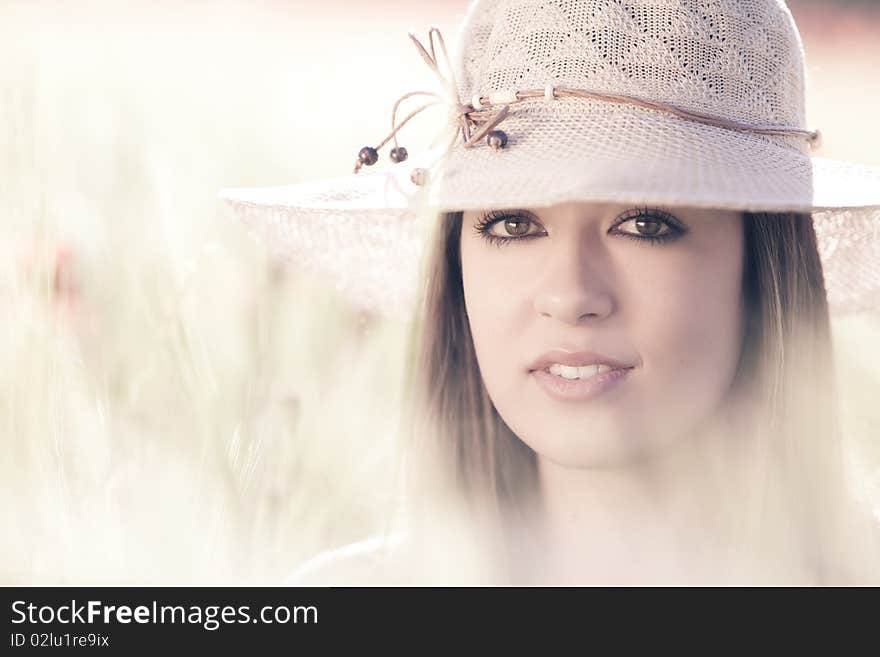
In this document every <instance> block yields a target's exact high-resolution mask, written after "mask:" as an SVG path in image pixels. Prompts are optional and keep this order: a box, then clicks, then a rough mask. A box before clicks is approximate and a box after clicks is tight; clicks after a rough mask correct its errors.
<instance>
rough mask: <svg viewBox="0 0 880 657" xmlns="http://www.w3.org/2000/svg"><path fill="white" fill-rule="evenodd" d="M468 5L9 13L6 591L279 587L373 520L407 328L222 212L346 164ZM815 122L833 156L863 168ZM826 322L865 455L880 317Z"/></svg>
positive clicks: (2, 299) (385, 498)
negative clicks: (431, 32) (237, 197)
mask: <svg viewBox="0 0 880 657" xmlns="http://www.w3.org/2000/svg"><path fill="white" fill-rule="evenodd" d="M465 6H466V3H465V2H461V1H456V2H447V3H443V4H442V5H441V4H440V3H426V4H424V5H420V6H412V5H411V4H406V3H393V2H384V3H378V4H377V3H353V2H350V3H345V2H340V1H337V0H334V1H332V2H328V3H322V9H321V11H318V9H316V7H315V5H314V4H313V3H304V2H289V3H278V2H258V3H247V4H245V3H238V2H217V3H210V4H209V3H195V2H191V3H176V4H171V3H150V4H147V3H142V2H135V3H126V6H124V7H123V6H120V4H119V3H109V2H89V3H78V4H77V7H76V8H75V9H74V8H72V7H71V6H66V5H62V4H61V3H52V2H41V3H33V2H23V1H22V2H6V3H3V5H2V6H0V58H2V61H3V62H4V64H3V65H2V66H0V76H2V77H0V115H2V117H3V127H2V128H0V254H2V256H3V257H2V264H0V273H2V277H0V318H2V321H0V441H2V450H3V455H4V458H3V460H2V466H0V491H2V504H0V523H2V526H3V527H4V540H3V542H2V548H0V550H2V552H0V583H4V584H13V583H41V584H43V583H78V582H91V583H101V582H106V583H135V582H137V583H162V582H165V583H178V584H185V583H195V582H199V583H211V582H217V581H223V582H245V581H246V582H256V583H261V582H267V583H273V582H276V581H278V579H279V578H281V577H283V576H284V575H285V574H286V573H288V572H290V571H291V570H292V569H293V567H294V566H295V565H296V564H297V563H298V562H299V561H301V560H302V559H304V558H305V557H308V556H310V555H312V554H313V553H314V552H315V551H317V550H319V549H320V548H322V547H324V546H326V545H332V544H340V543H345V542H348V541H352V540H356V539H358V538H362V537H363V536H365V535H367V534H369V533H372V532H374V531H376V530H377V529H378V528H381V526H382V523H383V519H384V518H386V517H387V516H388V515H389V513H390V512H391V511H394V510H395V509H396V508H397V506H398V504H399V500H400V490H399V482H398V480H397V478H396V473H397V467H396V466H397V458H398V455H399V453H400V450H399V441H400V440H401V439H402V437H401V436H399V435H398V434H397V424H396V422H397V416H398V411H399V409H400V405H401V399H400V395H401V390H400V382H401V373H402V371H403V367H404V361H403V358H404V353H403V346H404V340H405V337H406V331H407V328H408V326H407V325H406V324H405V323H401V322H394V321H376V320H375V319H374V318H370V317H366V316H364V315H362V314H360V313H357V312H356V311H354V310H352V309H351V308H349V307H348V306H347V305H346V304H345V302H344V301H343V300H342V299H341V298H339V297H338V296H336V294H335V293H334V291H333V290H332V289H331V288H329V287H328V286H325V285H323V284H322V283H321V281H316V280H312V279H309V278H308V277H305V276H302V275H297V274H295V273H294V272H292V271H289V270H285V269H284V268H282V267H280V266H279V265H278V264H277V263H273V262H271V261H269V260H268V259H267V258H266V256H265V254H264V252H263V250H262V248H261V247H260V246H259V245H257V244H254V243H253V242H251V241H250V239H249V238H247V236H246V232H245V231H244V229H243V228H242V227H241V226H239V225H238V224H237V223H236V221H235V220H234V218H233V217H232V215H231V214H230V213H229V212H228V211H227V210H226V209H225V208H223V207H222V206H220V204H219V203H218V202H217V201H216V193H217V191H218V190H219V189H220V188H222V187H227V186H247V185H271V184H283V183H289V182H293V181H297V180H302V179H307V178H320V177H324V176H328V175H340V174H344V173H347V172H348V170H349V169H350V165H351V161H352V158H353V154H354V153H356V152H357V150H358V149H359V148H360V147H361V146H362V145H363V144H364V143H367V142H369V141H371V140H372V139H373V138H374V137H375V136H378V135H380V134H384V131H385V129H386V125H387V122H388V111H390V105H391V101H392V100H393V99H394V98H396V97H397V96H399V95H400V94H401V93H403V92H405V91H409V90H410V89H411V88H413V87H414V86H415V87H418V86H422V82H425V81H429V80H430V74H429V72H428V71H427V69H426V68H425V67H424V63H423V62H421V61H420V60H419V59H418V57H417V56H416V55H415V53H414V51H412V46H411V44H409V42H408V40H407V39H406V37H405V32H406V30H407V29H410V28H412V29H415V30H416V31H418V32H419V33H425V32H426V31H427V27H428V26H429V25H432V24H437V25H439V26H440V27H441V28H443V29H444V32H445V33H446V34H447V35H451V34H453V33H454V26H455V25H456V23H457V21H458V19H459V18H460V16H461V12H462V11H463V10H464V8H465ZM808 49H809V44H808ZM834 56H835V57H838V58H839V57H843V56H844V55H842V54H841V52H840V51H839V50H836V49H835V52H834ZM813 61H814V62H817V66H818V67H819V70H822V66H823V64H822V62H823V61H828V62H831V61H832V60H831V59H827V60H822V55H818V56H817V57H816V58H814V59H813ZM835 61H836V60H835ZM829 66H830V64H829ZM853 70H858V71H863V69H862V68H857V69H853ZM864 74H865V73H863V72H859V73H858V75H856V77H854V78H853V79H851V80H849V81H840V80H837V82H836V83H837V84H839V85H843V87H845V88H850V89H852V90H854V92H857V93H861V92H862V91H864V88H865V87H869V86H870V85H865V84H864V78H863V77H861V76H863V75H864ZM834 76H835V79H836V78H837V73H835V74H834ZM419 81H422V82H419ZM847 85H848V86H847ZM866 93H873V92H866ZM825 107H826V108H825V109H824V110H820V111H823V112H826V113H827V116H832V115H833V116H834V118H836V121H837V123H835V124H834V125H833V126H830V127H826V125H824V121H823V125H822V127H823V132H824V133H825V136H826V144H830V148H832V149H833V148H838V149H839V151H840V152H844V151H846V152H849V151H847V150H846V149H847V148H856V146H854V145H855V144H858V146H857V147H858V148H860V149H864V150H863V151H859V152H865V153H866V154H867V155H866V158H868V159H869V158H872V157H875V156H876V152H877V149H876V146H877V145H878V142H877V139H878V136H877V134H878V133H877V130H876V127H875V126H871V128H870V129H868V130H866V131H863V132H862V133H859V134H858V135H857V136H856V137H847V136H845V134H848V133H845V129H844V126H846V129H853V130H854V129H856V128H855V127H853V125H852V124H851V123H848V122H847V121H846V120H845V117H844V116H842V115H840V114H834V112H835V111H838V109H836V108H835V107H831V106H830V105H826V106H825ZM411 135H412V136H411V138H408V141H407V145H408V146H411V150H412V151H417V150H418V147H419V144H424V143H426V142H427V140H428V138H429V135H428V134H425V133H420V132H419V128H418V127H415V126H414V129H413V132H412V133H411ZM871 139H873V141H871ZM841 144H849V146H842V145H841ZM866 144H873V146H871V147H870V148H868V147H867V146H866ZM853 152H855V151H853ZM825 154H830V155H832V156H833V155H834V154H835V152H834V151H833V150H832V151H830V153H825ZM856 159H857V158H856ZM863 161H865V160H863ZM835 328H836V335H837V336H838V341H839V342H840V344H841V345H842V347H841V349H840V353H841V361H840V363H841V368H842V371H843V372H844V373H845V374H846V376H845V377H844V384H845V385H848V386H849V387H847V388H846V392H845V397H846V399H847V400H848V401H849V402H850V403H851V404H852V408H851V409H850V411H849V412H850V420H849V421H850V423H851V424H852V425H853V426H854V427H855V428H856V433H858V434H859V435H862V436H876V435H878V434H880V432H878V431H877V428H878V427H880V418H878V414H877V412H876V410H875V405H874V404H873V400H872V399H871V393H872V392H875V391H876V390H877V387H876V385H873V387H868V386H867V385H865V384H866V383H869V384H876V378H877V372H880V363H878V362H877V356H878V351H877V349H876V346H875V345H874V342H875V341H876V336H877V335H878V331H877V329H878V323H877V321H876V318H875V319H874V320H871V319H869V318H868V319H866V318H860V319H851V320H846V321H844V322H840V323H836V327H835ZM862 446H863V447H866V453H869V454H870V456H871V458H868V459H867V460H865V461H864V463H863V465H865V470H866V472H867V473H868V476H871V474H872V473H874V472H875V470H873V469H872V468H873V467H874V464H876V463H880V453H878V449H880V448H878V446H877V445H876V442H870V443H869V442H868V441H862Z"/></svg>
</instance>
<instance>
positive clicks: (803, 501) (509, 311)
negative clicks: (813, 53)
mask: <svg viewBox="0 0 880 657" xmlns="http://www.w3.org/2000/svg"><path fill="white" fill-rule="evenodd" d="M413 40H414V42H415V44H416V46H417V48H418V51H419V53H420V55H421V56H422V57H423V58H424V60H425V61H426V62H427V63H428V65H429V66H430V68H431V69H432V71H433V72H434V73H435V74H436V75H437V76H438V78H439V79H440V81H441V86H442V93H440V94H433V95H432V94H425V93H423V92H416V93H415V94H408V95H407V96H405V97H404V98H402V99H401V101H398V103H397V104H395V106H394V110H393V117H392V119H393V121H392V123H393V125H394V129H393V130H392V132H391V134H389V135H388V136H387V137H386V139H385V140H384V141H382V142H381V143H379V144H378V145H377V146H376V147H372V146H367V147H364V148H363V149H362V150H361V152H360V153H359V154H358V159H357V162H356V165H355V174H356V175H354V176H351V177H349V178H348V179H342V180H335V181H331V182H330V183H329V184H326V185H321V184H318V185H310V186H306V187H297V186H294V187H292V188H281V189H274V190H230V191H227V192H226V193H225V194H224V197H225V198H226V199H227V200H229V201H231V202H232V203H233V205H234V206H235V207H236V208H238V209H239V210H241V211H242V215H243V217H244V218H245V219H246V220H247V221H248V222H249V223H250V225H251V226H252V227H253V228H254V229H255V230H256V231H259V232H261V233H262V234H263V235H264V236H265V237H267V238H268V239H269V240H270V241H271V242H272V243H273V245H274V248H275V249H277V250H279V251H280V252H282V253H284V254H285V255H289V256H291V257H296V258H302V257H303V256H305V255H306V252H305V251H304V250H303V248H302V246H300V245H301V244H302V243H307V244H308V245H309V248H313V247H312V245H313V244H314V243H315V238H317V239H318V240H320V239H322V235H323V239H325V240H326V241H325V242H324V244H325V245H326V246H327V249H331V248H332V246H331V245H332V244H333V241H334V240H339V239H345V238H340V237H338V234H337V233H334V234H333V235H332V236H331V235H330V233H329V231H330V230H332V229H335V228H336V227H338V225H339V224H340V223H342V224H343V225H345V226H348V227H349V228H350V230H351V231H352V232H354V234H356V235H357V236H358V238H362V239H363V240H364V242H366V246H367V247H368V248H369V250H370V252H371V253H376V252H378V253H379V254H380V255H379V257H378V258H377V259H376V264H377V265H378V264H379V263H380V262H381V263H382V264H383V265H384V266H387V264H388V263H389V262H401V261H405V260H406V257H407V254H409V253H411V252H413V249H411V248H410V247H411V246H412V240H410V239H409V238H410V237H411V235H412V234H413V233H412V231H411V228H410V227H411V226H414V225H417V222H415V221H413V220H412V219H413V218H414V217H416V216H417V214H418V211H419V210H420V209H423V208H425V207H427V209H428V210H439V211H440V212H441V215H440V220H439V221H434V222H427V224H426V225H421V224H418V225H419V226H420V229H421V230H423V231H425V232H427V233H428V235H427V236H426V237H423V239H427V242H428V244H430V245H431V246H430V248H429V249H428V251H427V253H426V256H427V257H426V260H425V261H424V264H425V265H426V269H425V270H424V274H425V276H424V278H423V281H424V287H423V288H422V290H421V291H420V292H419V295H418V297H417V298H418V300H419V302H420V304H421V305H420V307H419V312H418V313H417V315H416V320H417V321H416V322H415V325H414V334H413V337H414V341H413V343H412V344H411V345H410V348H411V351H412V355H413V360H412V363H413V367H412V370H411V372H410V381H409V383H410V385H411V387H412V389H413V390H414V392H415V394H414V398H413V402H414V403H413V405H412V408H411V409H410V411H411V412H410V414H409V416H408V421H409V425H408V426H410V427H411V428H412V434H413V437H414V441H415V443H414V450H413V452H412V454H413V457H412V459H411V466H412V467H411V468H410V472H411V473H412V474H413V478H412V485H411V487H410V495H411V497H410V500H411V505H410V511H411V512H410V514H409V519H410V520H409V524H408V525H407V533H406V535H405V536H406V540H404V541H403V542H402V543H397V544H395V547H393V549H391V550H390V551H389V550H383V549H374V548H373V547H370V548H369V549H368V550H366V551H362V553H361V555H360V556H357V557H354V556H348V557H346V558H343V559H336V560H335V563H334V564H333V565H331V566H330V567H329V568H330V570H331V571H333V570H334V569H336V570H335V572H336V573H337V574H339V573H343V574H342V575H341V576H340V577H338V578H337V581H348V582H353V581H355V579H361V576H362V575H363V573H364V572H365V571H366V570H367V569H372V568H373V566H375V565H376V564H377V563H386V564H387V563H390V564H391V569H390V570H388V569H384V570H383V568H384V566H379V567H378V572H379V575H380V578H387V577H390V576H391V574H392V573H394V574H395V576H400V577H403V578H404V579H403V581H426V580H429V579H431V578H434V579H433V581H437V582H440V583H445V582H448V581H449V579H448V578H449V577H454V578H455V579H457V580H464V581H488V582H494V583H506V582H515V583H533V582H540V583H749V582H752V583H799V584H800V583H819V584H821V583H854V582H856V583H864V582H868V581H877V580H876V579H874V578H876V570H875V569H876V567H877V563H878V562H877V552H876V528H875V527H874V525H873V523H872V521H871V520H870V517H869V515H867V514H866V513H865V512H864V510H863V509H861V508H860V507H859V506H858V504H856V503H855V502H854V501H853V497H852V495H851V492H850V490H849V489H848V484H847V477H846V472H845V468H844V459H843V457H842V455H841V453H840V443H839V437H838V435H837V432H838V427H837V420H836V417H835V409H834V382H833V376H832V371H833V369H832V363H833V361H832V354H831V340H830V331H829V307H828V301H829V300H830V301H833V302H834V303H835V304H836V305H837V306H840V307H843V306H844V305H849V306H850V307H852V308H855V307H870V303H869V302H868V301H866V300H870V299H874V298H876V287H877V281H875V280H874V279H869V278H868V277H867V276H865V277H862V278H857V277H856V278H854V277H852V276H849V274H846V275H844V276H840V275H839V272H840V271H843V270H844V269H846V267H847V266H850V267H857V266H858V265H859V263H869V262H870V261H871V258H873V257H874V256H875V255H876V249H877V243H878V242H877V240H876V227H877V224H876V221H877V219H878V211H877V208H878V206H880V198H877V197H876V196H874V195H873V194H875V191H872V190H875V189H876V185H877V182H878V181H880V172H877V171H876V170H871V169H867V168H865V167H856V166H852V165H844V164H841V163H833V162H830V161H827V160H821V159H820V158H815V157H810V155H809V148H810V146H811V145H814V144H815V143H816V141H817V138H818V133H817V132H816V131H813V130H810V129H808V128H807V127H806V126H805V122H804V97H803V81H804V79H803V78H804V76H803V60H802V50H801V45H800V39H799V36H798V34H797V30H796V27H795V26H794V23H793V21H792V19H791V16H790V14H789V12H788V10H787V8H786V7H785V5H784V3H783V2H781V1H779V0H751V1H749V2H741V1H740V2H734V1H733V0H727V1H720V2H716V3H711V4H708V5H707V4H706V3H700V2H693V1H690V0H668V1H667V2H647V1H638V0H634V1H631V2H625V3H606V2H599V1H598V0H582V1H580V2H572V1H565V2H562V1H560V2H550V1H544V2H537V1H532V0H518V1H513V0H494V1H493V0H488V1H482V2H480V1H478V2H475V3H474V4H473V5H472V8H471V10H470V12H469V13H468V16H467V18H466V20H465V23H464V26H463V29H462V31H461V34H460V47H461V51H460V53H459V57H458V59H457V62H456V65H455V66H453V65H452V64H451V63H450V62H449V60H448V57H447V56H446V50H445V46H444V43H443V39H442V37H441V36H440V34H439V32H438V31H436V30H432V31H431V32H430V33H429V42H428V45H427V46H425V45H423V44H422V43H421V42H419V41H418V40H416V39H415V38H414V37H413ZM414 95H420V96H421V95H424V96H429V97H432V96H433V97H434V98H435V100H434V101H431V102H446V103H448V104H449V106H450V109H451V116H452V121H453V128H454V130H455V132H454V139H453V141H452V143H451V144H450V146H449V147H448V148H447V149H446V150H443V151H441V154H440V155H439V156H436V155H434V154H429V155H431V157H430V158H429V159H428V160H426V163H423V162H419V163H418V164H419V166H415V167H412V166H411V165H409V164H406V165H404V163H405V162H407V158H408V155H407V153H406V150H405V149H404V148H402V147H401V146H400V145H399V144H398V143H397V133H398V132H399V130H400V128H402V127H403V125H405V124H406V123H407V122H408V121H409V120H410V119H411V118H413V116H415V115H416V114H417V113H418V112H419V110H416V111H414V112H412V113H410V114H409V115H407V116H406V117H405V118H404V119H402V120H400V121H397V119H396V116H397V110H398V106H399V105H400V103H401V102H402V101H404V100H406V99H407V98H409V97H410V96H414ZM392 140H393V146H394V147H393V148H392V149H391V158H392V160H393V161H394V162H395V165H394V167H392V168H391V169H390V170H389V171H387V172H381V173H371V174H358V172H359V170H361V169H362V168H363V167H364V166H372V165H374V164H375V163H376V161H377V160H378V150H379V149H381V148H382V147H383V146H384V145H385V144H387V143H389V142H392ZM423 204H424V205H423ZM316 213H318V214H320V215H321V216H322V217H323V218H324V219H326V223H320V222H316V223H313V220H314V217H315V215H316ZM426 216H432V215H431V213H430V212H427V213H426ZM306 218H307V219H306ZM843 218H846V219H847V220H848V221H847V223H846V224H845V225H844V224H843V223H841V221H840V220H841V219H843ZM307 221H308V223H307ZM346 222H349V223H346ZM355 222H356V223H355ZM306 226H308V228H307V229H306V228H305V227H306ZM331 227H332V228H331ZM404 227H406V229H404ZM388 228H390V229H391V230H387V229H388ZM324 230H326V231H327V233H322V231H324ZM860 230H861V231H864V233H863V234H864V235H865V236H866V238H865V239H853V238H852V235H853V234H858V231H860ZM296 231H298V232H296ZM304 231H305V232H307V233H309V235H308V237H309V240H305V239H304V238H303V232H304ZM853 231H855V233H853ZM374 233H375V235H374ZM817 233H819V235H821V236H823V240H824V241H823V244H825V245H827V244H828V243H829V239H830V240H831V242H833V243H834V244H835V247H836V250H833V252H832V250H831V249H828V248H823V249H822V252H823V253H825V254H826V260H825V261H823V260H822V257H821V256H820V245H819V242H818V239H817ZM389 235H391V236H392V237H391V238H390V239H389V237H388V236H389ZM837 247H839V248H837ZM383 249H384V250H383ZM313 260H314V261H316V266H319V267H321V266H323V267H325V268H326V267H327V265H326V264H320V265H319V264H318V263H317V260H318V258H317V257H313ZM825 269H827V271H828V272H829V273H830V274H833V275H832V276H828V277H827V278H828V280H825V278H826V277H825V276H824V274H825V271H824V270H825ZM407 270H408V269H407ZM336 275H338V273H336ZM392 278H393V275H391V274H387V273H386V274H385V275H384V276H380V277H377V278H376V279H375V284H374V285H373V284H371V285H372V287H371V289H372V291H373V292H375V291H376V290H379V289H382V287H381V284H382V282H384V281H389V280H392ZM413 278H414V276H413ZM359 280H360V282H361V284H363V281H364V280H367V279H363V278H360V279H359ZM397 280H399V278H398V279H397ZM842 280H847V281H849V285H848V286H842V285H841V281H842ZM853 280H858V281H860V282H859V283H857V284H853V283H852V281H853ZM343 287H345V286H343ZM826 288H827V290H828V294H829V297H828V298H826ZM841 290H845V291H841ZM353 296H357V298H359V299H360V300H361V301H363V299H364V298H366V297H367V294H365V293H361V292H358V294H356V295H353ZM391 296H393V295H390V294H386V295H385V297H384V298H385V299H386V300H387V299H388V298H390V297H391ZM382 298H383V297H382V295H381V294H379V296H378V297H376V303H375V304H374V305H375V306H377V307H379V306H381V305H382V304H381V301H379V299H382ZM844 298H846V299H847V300H848V301H847V303H844V302H843V301H842V299H844ZM387 305H391V304H390V303H389V304H387ZM471 539H474V540H471ZM386 553H390V554H392V555H393V557H392V560H391V561H390V562H389V561H387V560H386V561H382V557H381V555H382V554H386ZM325 563H326V560H325ZM322 568H325V567H324V566H322ZM443 568H446V570H443ZM340 569H341V570H340ZM346 569H347V570H346ZM371 572H372V571H371ZM326 573H327V571H326V568H325V571H324V574H326ZM316 581H319V582H320V581H321V577H318V578H317V580H316ZM325 581H326V580H325ZM386 581H388V580H387V579H386Z"/></svg>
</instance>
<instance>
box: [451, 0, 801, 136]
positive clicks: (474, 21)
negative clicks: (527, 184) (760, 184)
mask: <svg viewBox="0 0 880 657" xmlns="http://www.w3.org/2000/svg"><path fill="white" fill-rule="evenodd" d="M459 43H460V49H459V52H458V58H457V61H456V74H457V75H456V77H457V80H458V84H459V92H460V94H461V96H462V98H468V99H469V98H472V97H474V96H479V95H482V96H489V95H490V94H493V93H497V92H506V91H511V90H514V91H515V90H519V89H526V88H539V89H540V88H544V87H545V86H547V85H554V86H566V87H575V88H584V89H589V90H591V91H596V92H600V93H611V94H620V95H631V96H636V97H642V98H649V99H652V100H654V101H659V102H663V103H669V104H673V105H676V106H678V107H682V108H684V109H686V110H690V111H696V112H703V113H709V114H712V115H715V116H719V117H721V118H724V119H730V120H736V121H744V122H748V123H754V124H759V125H760V124H763V125H789V126H797V127H805V124H806V118H805V111H804V106H805V103H804V64H803V61H804V59H803V46H802V43H801V40H800V36H799V34H798V31H797V28H796V26H795V24H794V21H793V19H792V17H791V14H790V12H789V11H788V8H787V7H786V6H785V3H784V2H782V1H781V0H485V1H482V2H476V3H474V4H473V5H472V7H471V10H470V12H469V15H468V17H467V19H466V21H465V23H464V24H463V26H462V29H461V34H460V41H459ZM777 143H779V140H777ZM790 144H791V145H793V146H794V147H795V148H798V149H801V150H803V149H806V148H807V146H806V144H804V143H803V141H802V140H792V141H791V142H790Z"/></svg>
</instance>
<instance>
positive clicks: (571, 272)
mask: <svg viewBox="0 0 880 657" xmlns="http://www.w3.org/2000/svg"><path fill="white" fill-rule="evenodd" d="M542 271H543V275H542V276H539V277H538V279H537V289H536V292H535V298H534V307H535V312H536V313H538V314H539V315H542V316H544V317H553V318H555V319H558V320H559V321H562V322H565V323H566V324H578V323H580V322H581V321H583V320H585V319H587V318H592V319H601V318H605V317H607V316H609V315H610V314H611V313H612V312H613V310H614V305H615V301H614V295H613V292H612V289H611V286H610V284H609V280H610V272H609V271H608V266H607V261H606V260H605V259H604V258H603V257H602V255H601V253H600V250H599V248H598V247H597V246H596V245H587V244H583V243H580V244H579V243H576V241H571V242H568V243H567V244H566V245H565V246H564V247H562V248H559V249H557V250H555V251H554V252H553V253H552V254H551V255H550V257H549V258H548V261H547V262H546V264H545V266H543V267H542Z"/></svg>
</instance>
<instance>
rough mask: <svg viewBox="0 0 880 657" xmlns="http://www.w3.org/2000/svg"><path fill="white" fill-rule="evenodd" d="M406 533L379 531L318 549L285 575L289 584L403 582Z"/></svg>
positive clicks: (392, 583) (343, 584) (349, 584)
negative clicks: (331, 547) (325, 548)
mask: <svg viewBox="0 0 880 657" xmlns="http://www.w3.org/2000/svg"><path fill="white" fill-rule="evenodd" d="M406 539H407V535H406V534H405V533H403V532H398V533H394V534H382V535H377V536H372V537H370V538H367V539H364V540H361V541H357V542H355V543H350V544H348V545H344V546H342V547H338V548H333V549H331V550H326V551H324V552H321V553H319V554H318V555H316V556H314V557H312V558H311V559H308V560H307V561H305V562H304V563H302V564H301V565H300V566H299V567H297V568H296V570H294V571H293V573H291V575H290V576H289V577H288V578H287V580H286V582H285V583H286V584H287V585H289V586H382V585H395V584H405V583H406V580H407V579H408V576H407V574H406V570H407V569H406V568H405V566H404V559H403V552H404V545H405V544H406Z"/></svg>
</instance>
